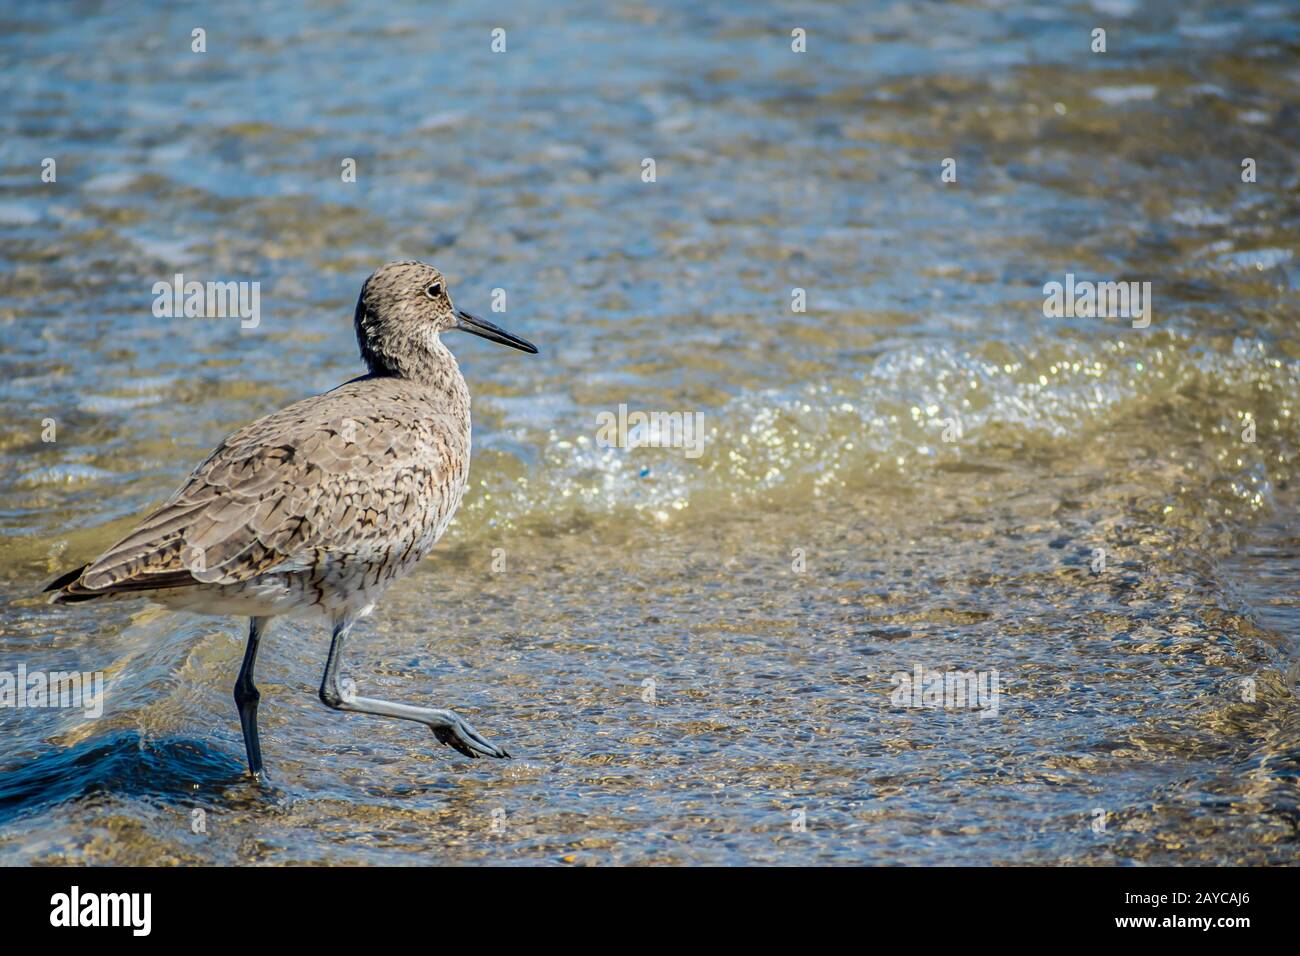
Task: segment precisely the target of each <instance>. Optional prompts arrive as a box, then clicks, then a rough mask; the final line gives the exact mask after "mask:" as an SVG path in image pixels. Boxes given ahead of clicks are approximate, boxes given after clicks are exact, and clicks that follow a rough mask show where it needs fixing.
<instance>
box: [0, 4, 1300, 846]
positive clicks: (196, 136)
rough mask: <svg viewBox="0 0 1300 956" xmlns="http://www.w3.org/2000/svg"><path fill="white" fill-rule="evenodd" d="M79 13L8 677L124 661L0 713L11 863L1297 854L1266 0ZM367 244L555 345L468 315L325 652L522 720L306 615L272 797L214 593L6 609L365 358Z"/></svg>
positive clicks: (7, 246)
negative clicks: (796, 43)
mask: <svg viewBox="0 0 1300 956" xmlns="http://www.w3.org/2000/svg"><path fill="white" fill-rule="evenodd" d="M67 6H68V7H69V8H70V10H68V11H64V12H63V14H61V15H59V16H55V15H53V13H52V11H51V8H50V7H49V6H48V5H45V4H39V3H21V2H20V3H16V4H9V5H7V6H6V7H5V9H4V10H3V11H0V91H3V94H4V102H5V104H6V106H5V109H4V110H3V112H0V128H2V129H3V135H2V136H0V411H2V412H3V414H0V549H2V553H3V560H2V561H0V671H8V672H16V671H17V670H18V668H20V667H23V668H26V669H27V670H28V671H37V670H40V671H44V672H49V671H56V670H75V671H87V672H101V673H102V675H103V679H104V681H105V685H104V686H105V694H104V706H103V713H102V715H101V716H98V717H95V718H93V719H88V718H87V717H86V716H85V714H84V713H82V712H80V711H77V710H75V709H69V708H63V709H59V708H30V707H28V708H10V709H4V708H0V862H3V863H10V864H15V863H20V864H27V863H74V862H75V863H91V864H102V863H160V862H161V863H171V862H175V863H217V864H229V863H258V864H272V865H280V864H294V863H354V864H393V863H397V864H403V863H410V864H441V863H467V862H475V863H484V864H519V863H525V864H541V865H585V864H607V863H637V864H732V863H757V864H811V863H824V862H831V863H890V864H918V865H929V864H995V865H996V864H1010V863H1063V862H1082V863H1092V864H1126V865H1128V864H1147V863H1274V864H1294V862H1295V861H1296V848H1297V828H1298V826H1300V781H1298V779H1297V778H1298V775H1300V700H1298V699H1297V693H1298V691H1297V684H1298V682H1300V666H1298V665H1297V660H1300V657H1298V656H1297V655H1298V653H1300V648H1298V647H1297V640H1298V638H1300V564H1298V563H1297V558H1298V557H1300V489H1297V487H1296V485H1295V479H1294V470H1295V465H1296V461H1297V453H1298V450H1300V422H1298V421H1297V416H1298V414H1300V334H1298V333H1297V315H1298V311H1297V304H1298V302H1297V295H1296V292H1295V291H1294V289H1293V277H1294V276H1295V275H1296V274H1297V254H1298V253H1300V199H1298V197H1300V167H1298V165H1297V157H1298V156H1300V149H1298V146H1300V112H1298V107H1297V104H1298V103H1300V59H1298V58H1297V55H1296V51H1297V49H1300V6H1297V5H1296V4H1294V3H1278V2H1245V3H1231V4H1223V3H1209V2H1152V3H1138V2H1136V0H1096V2H1093V3H1071V2H1067V3H1041V4H1012V3H1004V2H995V0H983V2H972V3H963V4H960V5H948V4H937V3H917V4H904V3H859V4H835V3H809V4H801V5H795V4H783V3H772V2H757V3H724V4H717V5H701V4H693V3H682V2H669V3H662V4H656V5H653V6H651V5H640V4H624V3H613V4H608V3H566V4H548V3H541V2H525V3H520V4H515V5H512V6H511V8H510V9H509V10H491V11H489V10H487V9H486V8H483V7H482V6H481V5H476V4H469V3H460V2H455V3H449V4H439V5H437V6H430V5H425V4H418V3H382V4H381V3H365V2H362V3H350V4H346V5H345V4H335V3H325V2H317V3H302V4H290V5H281V4H257V3H249V2H234V3H228V4H223V5H221V6H220V7H219V8H213V9H203V8H201V7H193V8H187V7H185V6H183V5H180V6H176V7H169V9H167V10H165V11H159V10H156V9H153V8H152V6H151V5H147V4H143V3H141V4H133V3H115V4H100V3H80V4H69V5H67ZM706 6H707V8H706ZM1098 27H1100V28H1103V29H1105V30H1106V31H1107V32H1106V41H1107V48H1106V51H1105V52H1104V53H1101V52H1093V50H1092V49H1091V47H1092V44H1093V39H1092V31H1093V30H1094V29H1096V28H1098ZM195 28H202V29H204V30H205V31H206V52H204V53H195V52H193V51H192V49H191V43H192V31H193V30H194V29H195ZM494 28H501V29H503V30H505V31H506V32H505V40H506V50H505V52H503V53H494V52H493V51H492V49H491V43H492V31H493V29H494ZM796 28H797V29H802V30H805V31H806V37H807V49H806V52H803V53H795V52H793V51H792V49H791V31H792V30H795V29H796ZM47 157H48V158H52V159H54V160H55V162H56V169H57V178H56V180H55V181H54V182H42V179H41V170H42V161H43V160H44V159H45V158H47ZM647 158H650V159H653V160H654V166H655V179H654V181H653V182H646V181H644V180H643V175H642V173H643V168H644V167H643V161H644V160H645V159H647ZM345 159H352V160H354V161H355V164H356V169H357V176H356V181H355V182H343V181H342V177H341V175H340V171H341V168H342V164H343V162H344V160H345ZM1248 159H1249V160H1252V161H1253V164H1248V165H1253V168H1254V181H1252V182H1247V181H1243V161H1244V160H1248ZM945 160H953V161H954V162H953V164H951V165H950V168H951V169H955V172H956V181H955V182H946V181H944V179H943V177H942V175H941V174H942V173H943V170H944V161H945ZM397 258H419V259H424V260H427V261H430V262H433V263H434V264H436V265H437V266H438V267H439V268H440V269H441V270H442V271H443V272H444V273H445V274H446V276H447V279H448V282H449V285H450V289H451V292H452V295H453V297H454V298H455V301H456V304H457V305H458V306H460V307H462V308H466V309H470V310H472V311H475V312H478V313H480V314H484V315H487V316H488V317H490V318H491V319H493V320H494V321H497V322H499V323H500V324H502V325H504V326H506V327H507V328H510V329H511V330H512V331H515V332H517V333H519V334H521V335H524V336H526V337H527V338H529V339H530V340H532V341H534V342H536V343H537V344H538V345H539V346H540V347H541V350H542V353H541V355H539V356H536V357H529V356H524V355H521V354H518V353H514V352H509V351H507V350H502V349H499V348H496V347H494V346H492V345H491V344H489V343H486V342H483V341H481V340H477V339H471V338H469V337H457V338H455V339H454V340H450V339H449V344H451V346H452V347H453V349H454V350H455V351H456V353H457V355H458V357H459V358H460V361H461V365H462V368H463V370H464V372H465V374H466V378H467V379H468V381H469V383H470V387H471V390H472V392H473V394H474V415H475V437H474V443H475V452H474V454H475V458H474V463H473V466H472V472H471V487H470V489H469V491H468V492H467V495H466V499H465V503H464V505H463V506H462V508H461V510H460V512H459V514H458V516H457V518H456V520H455V522H454V524H453V525H452V527H451V528H450V530H449V531H448V533H447V535H446V537H445V538H444V539H443V542H442V543H441V544H440V545H439V547H438V549H437V550H436V551H435V553H434V554H433V555H432V556H431V557H430V558H429V559H428V560H427V561H426V562H424V563H423V565H422V566H421V567H420V568H419V569H418V570H417V571H416V572H415V573H413V574H412V575H411V576H410V577H408V578H407V579H405V580H403V581H401V582H399V583H398V584H397V585H395V586H394V587H393V588H392V589H391V590H390V592H389V593H388V594H387V595H386V597H385V599H384V601H383V602H382V603H381V604H380V606H379V608H378V609H377V611H376V613H375V614H374V615H372V616H371V617H370V618H368V619H367V620H366V621H364V622H363V623H362V624H361V625H360V626H359V627H358V629H357V631H356V632H355V636H354V638H353V641H352V652H351V657H350V660H349V661H348V663H347V668H346V669H347V670H348V671H349V672H350V674H351V676H353V677H354V678H355V679H356V680H357V682H358V684H359V685H360V686H361V687H362V688H363V689H364V690H365V691H366V692H367V693H370V694H371V695H372V696H379V697H387V698H390V699H394V700H404V701H411V702H422V703H426V704H430V705H435V706H450V707H454V708H456V709H457V710H458V711H459V712H461V713H462V714H464V715H465V716H466V717H468V718H469V719H470V720H471V721H472V722H473V723H474V724H475V725H476V727H477V728H478V729H479V730H480V731H481V732H482V733H483V734H484V735H485V736H487V737H488V738H489V739H491V740H493V741H494V742H496V743H499V744H502V745H504V746H506V747H507V748H508V749H510V750H511V751H512V753H514V754H515V756H516V759H514V760H512V761H509V762H503V761H468V760H465V759H464V758H462V757H460V756H459V755H457V754H455V753H453V752H452V751H451V750H449V749H447V748H445V747H443V746H441V745H439V744H438V743H437V742H436V741H435V740H434V739H433V737H432V735H431V734H429V733H428V732H427V731H426V730H425V729H424V728H422V727H420V726H418V725H414V724H407V723H398V722H388V721H383V720H379V719H376V718H368V717H362V716H353V715H342V714H338V713H335V712H332V711H329V710H327V709H326V708H324V707H323V706H322V705H321V704H320V703H319V701H318V700H317V698H316V687H317V686H318V684H319V681H320V672H321V670H322V668H323V665H324V659H325V651H326V648H327V646H328V633H327V629H326V627H325V626H324V625H323V624H320V623H313V622H311V621H293V622H287V623H284V624H281V625H280V626H279V628H278V629H277V630H275V631H274V632H273V633H272V635H271V637H270V638H269V640H268V642H267V644H266V646H265V648H264V650H263V652H262V655H261V659H260V661H259V669H258V684H259V687H260V688H261V691H262V695H263V697H262V705H261V724H262V745H263V751H264V754H265V757H266V761H267V766H268V769H269V772H270V775H271V785H270V786H268V787H263V788H258V787H256V786H254V785H252V784H251V783H249V782H248V781H247V780H246V779H245V777H244V776H243V767H244V755H243V746H242V742H241V738H240V734H239V723H238V719H237V717H236V713H235V709H234V704H233V702H232V700H231V687H232V685H233V682H234V678H235V673H236V671H237V669H238V666H239V660H240V656H241V653H242V644H243V639H244V635H245V628H246V622H241V621H238V620H234V619H230V620H226V619H220V618H201V617H192V616H184V615H177V614H171V613H168V612H164V611H161V610H159V609H155V608H149V607H147V606H145V605H143V604H140V603H134V602H124V603H114V604H108V605H104V606H94V605H83V606H78V607H70V608H55V607H50V606H48V605H46V604H45V603H44V601H43V600H42V599H41V595H40V593H39V592H40V589H41V587H42V586H43V585H44V584H45V583H46V582H47V581H48V580H50V579H51V578H52V577H54V576H56V575H57V574H59V573H62V572H63V571H65V570H67V569H69V568H71V567H73V566H75V564H77V563H81V562H84V561H86V560H89V559H90V558H92V557H94V556H95V555H96V554H97V553H99V551H100V550H102V549H103V548H105V547H107V546H108V545H110V544H111V543H112V542H113V541H115V540H116V539H117V538H118V537H120V536H121V535H123V534H124V533H125V532H126V531H128V530H129V529H130V526H131V524H132V522H133V521H134V520H136V519H137V518H138V517H139V516H140V515H141V514H142V513H144V512H146V511H147V510H148V509H149V508H150V507H151V506H152V505H154V504H156V503H157V502H159V501H160V500H161V499H163V498H165V497H166V496H167V495H168V494H169V493H170V492H171V491H172V490H173V489H174V488H175V487H176V486H177V485H178V484H179V482H180V481H181V479H182V478H183V477H184V476H185V475H186V474H187V473H188V471H189V469H190V468H192V467H193V466H194V465H195V464H196V463H197V462H198V461H200V460H201V459H202V458H203V457H204V456H205V455H206V454H207V451H208V450H209V449H210V448H211V447H212V446H213V445H214V444H215V443H216V442H217V441H219V440H220V438H221V437H222V436H223V435H225V434H226V433H227V432H229V431H230V430H231V429H233V428H235V427H237V426H238V425H240V424H242V423H244V422H246V421H248V420H250V419H252V418H255V417H257V416H260V415H262V414H265V413H267V412H269V411H272V410H274V409H275V408H278V407H280V406H281V405H284V404H287V403H288V402H290V401H293V400H296V399H298V398H301V397H304V396H306V395H309V394H312V393H314V392H318V391H322V390H325V389H328V388H331V387H333V386H334V385H336V384H338V383H340V382H342V381H345V380H347V379H348V378H351V377H353V376H355V375H356V374H358V372H359V370H360V364H359V359H358V357H357V354H356V344H355V338H354V335H353V332H352V327H351V317H352V309H353V305H354V303H355V299H356V295H357V292H358V291H359V289H360V285H361V282H362V281H363V280H364V278H365V277H366V275H368V274H369V272H370V271H372V270H373V269H374V268H375V267H377V266H378V265H380V264H382V263H383V262H385V261H388V260H391V259H397ZM176 273H182V274H184V275H185V277H186V278H187V279H198V280H200V281H204V280H214V281H250V282H258V283H260V289H261V300H260V304H261V313H260V321H259V322H258V324H257V325H256V327H253V328H244V327H242V325H241V322H240V321H239V320H238V319H236V318H188V319H187V318H183V317H182V318H158V317H155V315H154V313H153V309H152V306H153V301H154V294H153V291H152V288H153V285H154V283H156V282H160V281H164V282H165V281H169V280H170V279H171V278H172V276H173V275H175V274H176ZM1067 276H1074V277H1076V279H1078V280H1079V281H1124V282H1138V283H1142V282H1149V283H1150V289H1151V293H1150V294H1151V299H1150V304H1151V310H1150V312H1149V314H1148V315H1147V316H1146V320H1145V321H1138V322H1137V323H1136V324H1137V326H1139V327H1135V323H1134V321H1133V320H1131V319H1130V318H1127V317H1122V316H1121V317H1116V316H1108V317H1107V316H1101V317H1092V316H1076V315H1060V316H1051V315H1048V314H1046V312H1047V310H1045V308H1044V298H1045V297H1044V291H1043V289H1044V285H1045V284H1046V283H1050V282H1061V283H1065V282H1066V281H1067ZM494 290H503V292H504V297H505V311H504V312H503V313H500V314H498V313H496V312H493V311H492V303H493V301H494V295H495V293H494ZM795 290H802V296H803V299H804V302H805V305H806V308H805V310H804V311H796V310H795V309H794V308H793V305H794V304H795V302H796V299H797V297H798V294H797V293H796V292H795ZM621 405H622V406H626V407H627V409H629V410H631V411H637V410H640V411H663V412H682V413H686V414H690V415H692V416H699V417H698V418H695V419H693V420H694V421H697V422H699V423H700V424H701V429H702V430H701V433H700V434H701V436H702V444H701V445H700V446H699V447H698V451H699V454H698V455H696V454H687V453H686V452H687V450H686V449H681V448H650V447H635V448H620V447H606V446H604V445H603V444H602V443H601V442H600V441H599V440H598V438H599V436H598V431H599V422H600V420H601V416H602V414H603V413H604V414H610V413H612V414H617V413H618V409H619V407H620V406H621ZM51 427H52V428H53V431H50V429H51ZM640 434H642V435H645V434H646V432H642V433H640ZM48 439H52V440H48ZM918 668H919V669H920V670H919V673H920V674H921V675H922V676H923V677H924V675H933V674H939V675H944V674H947V675H953V674H956V673H962V674H970V673H972V672H973V673H974V674H975V675H976V680H977V683H978V682H979V681H984V683H983V684H982V685H981V686H983V687H986V688H988V689H989V690H990V694H991V696H990V698H989V699H984V698H981V699H980V700H979V701H977V704H978V706H971V702H970V701H966V702H965V703H964V704H963V703H962V702H961V701H959V700H957V701H954V700H946V701H945V702H946V703H947V704H949V706H913V704H916V703H920V704H922V705H924V704H926V703H927V700H926V698H925V695H924V694H923V693H922V692H921V691H919V690H918V693H917V695H916V697H915V698H913V697H912V696H911V695H910V694H904V693H902V689H903V688H905V687H906V684H905V682H904V681H903V680H902V678H901V677H900V675H906V676H907V677H908V678H914V677H915V675H917V674H918ZM994 675H996V680H997V683H996V694H992V689H993V688H994V686H995V685H994V684H993V678H994ZM921 683H922V684H923V683H924V681H922V682H921ZM931 703H933V701H931Z"/></svg>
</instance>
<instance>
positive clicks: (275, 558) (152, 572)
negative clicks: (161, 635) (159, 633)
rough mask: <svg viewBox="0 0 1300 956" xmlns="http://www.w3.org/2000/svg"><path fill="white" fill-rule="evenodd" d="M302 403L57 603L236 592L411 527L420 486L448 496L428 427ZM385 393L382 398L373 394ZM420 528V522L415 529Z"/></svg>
mask: <svg viewBox="0 0 1300 956" xmlns="http://www.w3.org/2000/svg"><path fill="white" fill-rule="evenodd" d="M350 391H351V394H348V393H343V394H339V392H337V391H336V392H331V393H327V394H326V395H323V396H317V397H315V398H311V399H307V400H305V401H302V402H298V403H296V404H294V405H290V406H288V407H287V408H285V409H282V410H281V411H279V412H276V413H274V414H272V415H268V416H266V417H265V418H261V419H258V420H257V421H255V422H252V423H251V424H249V425H246V426H245V427H243V428H241V429H239V430H238V431H236V432H234V433H233V434H232V435H230V436H229V437H227V438H226V439H225V441H223V442H222V443H221V444H220V445H219V446H218V447H217V449H216V450H215V451H213V453H212V454H211V455H209V456H208V458H207V460H206V461H204V462H203V463H202V464H201V465H199V466H198V468H196V469H195V470H194V473H193V474H192V475H190V477H189V478H188V479H187V480H186V482H185V484H184V485H182V486H181V488H180V489H179V490H177V492H176V493H175V494H173V495H172V496H171V497H170V498H169V499H168V500H167V501H166V503H164V504H163V505H162V507H160V508H159V509H158V510H157V511H155V512H153V513H152V514H150V515H149V516H148V517H147V518H145V519H144V520H143V521H142V522H141V523H140V525H139V526H138V527H137V528H136V529H135V530H134V531H132V532H131V533H130V534H129V535H127V536H126V537H125V538H123V539H122V540H121V541H119V542H118V543H117V544H115V545H113V547H111V548H109V549H108V550H107V551H106V552H105V553H104V554H103V555H101V556H100V557H99V558H98V559H96V560H95V561H93V562H92V563H91V564H89V565H87V566H86V568H85V570H84V571H83V573H82V574H81V575H80V576H79V578H78V579H77V580H76V581H75V582H73V583H72V584H70V585H65V586H64V588H63V593H64V594H65V596H68V597H76V596H81V595H85V596H88V595H89V594H90V593H95V592H98V593H107V592H113V591H136V590H153V589H158V588H173V587H184V586H188V585H194V584H200V583H202V584H236V583H239V582H242V581H247V580H250V579H252V578H255V577H257V576H258V575H261V574H265V573H267V572H268V571H272V570H274V569H277V568H280V569H284V570H301V569H303V568H305V567H308V566H310V564H311V561H312V557H313V554H314V552H315V550H316V549H318V548H328V549H342V550H347V551H357V550H358V549H364V548H365V547H366V546H367V544H368V543H370V542H371V541H374V540H377V539H379V538H380V537H382V536H383V535H384V534H386V533H387V532H389V531H391V530H392V527H393V524H394V523H396V522H400V521H402V519H406V525H410V524H411V523H412V521H411V519H412V518H413V517H415V515H414V514H413V512H414V511H416V510H417V508H418V506H419V505H420V503H421V501H422V500H423V499H424V498H425V497H426V496H425V495H421V494H420V489H421V485H420V483H421V482H425V483H426V485H425V486H424V487H426V488H427V487H429V486H428V484H427V483H428V482H432V485H433V486H434V487H442V486H449V485H450V482H449V481H447V480H446V479H447V477H448V476H450V475H451V474H452V473H454V472H455V471H456V470H458V469H457V467H456V465H457V462H456V460H455V459H456V458H457V455H456V452H455V451H454V450H453V449H452V448H451V447H450V445H451V444H453V443H449V442H448V441H447V440H445V438H444V436H445V434H446V433H445V431H444V432H442V433H440V432H439V429H438V428H437V427H436V426H437V424H438V423H437V421H436V418H437V416H434V419H435V420H434V421H430V420H429V419H428V418H427V417H426V418H425V419H424V420H423V421H419V420H418V416H417V421H416V422H412V421H411V420H410V418H411V412H412V409H411V408H410V407H409V406H408V405H406V404H403V403H401V402H398V403H394V402H392V401H386V400H384V396H383V395H382V394H380V395H377V396H376V395H371V396H368V398H369V399H370V400H368V401H365V402H359V401H358V400H357V394H356V392H355V391H353V390H350ZM381 392H382V390H381ZM416 523H417V524H418V522H416Z"/></svg>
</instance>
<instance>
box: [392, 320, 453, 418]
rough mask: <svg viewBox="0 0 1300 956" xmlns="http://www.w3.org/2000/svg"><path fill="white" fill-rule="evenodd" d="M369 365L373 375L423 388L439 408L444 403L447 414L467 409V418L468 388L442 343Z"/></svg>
mask: <svg viewBox="0 0 1300 956" xmlns="http://www.w3.org/2000/svg"><path fill="white" fill-rule="evenodd" d="M373 358H378V356H375V357H373ZM369 365H370V373H371V374H372V375H383V376H392V377H394V378H402V379H406V380H407V381H409V382H414V383H416V384H417V385H423V386H424V387H426V388H428V389H430V390H431V391H433V392H434V393H435V394H436V395H437V396H438V400H439V404H442V403H444V402H445V403H446V404H445V407H446V408H447V409H448V410H452V409H457V408H461V409H464V411H465V414H466V415H467V416H468V414H469V403H470V400H469V386H468V385H466V384H465V376H464V375H462V374H461V372H460V366H459V365H458V364H457V363H456V357H455V356H454V355H452V354H451V349H449V348H447V346H445V345H443V344H442V341H441V340H440V339H438V338H434V339H432V341H430V342H428V343H420V346H419V347H416V348H412V349H410V350H408V351H403V352H401V353H397V354H391V353H390V354H387V355H384V356H383V358H382V359H381V360H380V361H374V360H372V361H370V362H369Z"/></svg>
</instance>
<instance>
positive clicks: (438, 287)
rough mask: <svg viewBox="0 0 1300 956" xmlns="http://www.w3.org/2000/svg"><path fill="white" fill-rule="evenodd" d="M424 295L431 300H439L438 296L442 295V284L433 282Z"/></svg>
mask: <svg viewBox="0 0 1300 956" xmlns="http://www.w3.org/2000/svg"><path fill="white" fill-rule="evenodd" d="M424 294H425V295H427V296H428V297H429V298H430V299H436V298H438V296H440V295H442V283H441V282H431V283H430V284H429V287H428V288H427V289H425V290H424Z"/></svg>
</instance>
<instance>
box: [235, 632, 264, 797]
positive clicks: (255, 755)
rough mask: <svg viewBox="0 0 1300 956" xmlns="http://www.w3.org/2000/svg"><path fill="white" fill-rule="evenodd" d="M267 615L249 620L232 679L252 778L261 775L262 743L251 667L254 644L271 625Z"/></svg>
mask: <svg viewBox="0 0 1300 956" xmlns="http://www.w3.org/2000/svg"><path fill="white" fill-rule="evenodd" d="M270 623H271V619H270V618H269V617H253V618H249V620H248V644H247V646H246V647H245V648H244V663H243V665H242V666H241V667H240V668H239V677H238V679H236V681H235V706H236V707H238V708H239V725H240V726H241V727H242V728H243V730H244V749H245V750H247V751H248V772H249V773H251V774H252V775H253V779H254V780H258V781H260V780H261V779H262V744H261V741H259V740H258V739H257V702H258V701H259V700H261V699H262V695H261V694H259V693H258V692H257V688H256V687H255V686H253V668H254V667H255V666H256V665H257V646H258V644H259V643H260V642H261V640H262V637H263V636H264V635H265V634H266V630H267V628H268V627H269V626H270Z"/></svg>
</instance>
